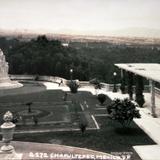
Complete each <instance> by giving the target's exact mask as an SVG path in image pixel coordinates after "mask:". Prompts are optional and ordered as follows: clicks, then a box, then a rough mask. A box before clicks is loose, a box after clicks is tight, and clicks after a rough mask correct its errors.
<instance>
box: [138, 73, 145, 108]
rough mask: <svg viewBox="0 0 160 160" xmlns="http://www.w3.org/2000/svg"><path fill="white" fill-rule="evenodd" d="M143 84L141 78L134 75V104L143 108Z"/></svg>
mask: <svg viewBox="0 0 160 160" xmlns="http://www.w3.org/2000/svg"><path fill="white" fill-rule="evenodd" d="M143 90H144V84H143V78H142V77H141V76H139V75H136V102H137V103H138V105H139V106H140V107H143V104H144V102H145V101H144V95H143Z"/></svg>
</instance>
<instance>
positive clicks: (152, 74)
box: [115, 63, 160, 82]
mask: <svg viewBox="0 0 160 160" xmlns="http://www.w3.org/2000/svg"><path fill="white" fill-rule="evenodd" d="M115 66H117V67H118V68H120V69H123V70H125V71H128V72H132V73H134V74H135V75H140V76H142V77H144V78H146V79H148V80H153V81H156V82H160V64H158V63H119V64H115Z"/></svg>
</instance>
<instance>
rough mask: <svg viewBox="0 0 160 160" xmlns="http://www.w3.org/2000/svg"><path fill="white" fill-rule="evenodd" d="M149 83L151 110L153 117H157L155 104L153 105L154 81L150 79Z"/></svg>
mask: <svg viewBox="0 0 160 160" xmlns="http://www.w3.org/2000/svg"><path fill="white" fill-rule="evenodd" d="M149 83H150V93H151V112H152V116H153V117H157V115H156V105H155V82H154V81H153V80H150V81H149Z"/></svg>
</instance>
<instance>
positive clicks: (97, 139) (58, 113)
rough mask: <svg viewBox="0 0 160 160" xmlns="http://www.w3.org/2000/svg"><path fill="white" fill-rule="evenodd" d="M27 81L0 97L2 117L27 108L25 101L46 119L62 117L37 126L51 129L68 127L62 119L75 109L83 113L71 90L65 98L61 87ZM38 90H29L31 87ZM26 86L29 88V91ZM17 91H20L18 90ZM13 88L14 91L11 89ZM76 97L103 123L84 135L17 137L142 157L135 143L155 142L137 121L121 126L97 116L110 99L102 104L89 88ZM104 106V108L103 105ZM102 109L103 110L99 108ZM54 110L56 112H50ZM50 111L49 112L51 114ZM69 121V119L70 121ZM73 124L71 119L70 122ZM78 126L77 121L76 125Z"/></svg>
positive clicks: (17, 136) (42, 134) (73, 116)
mask: <svg viewBox="0 0 160 160" xmlns="http://www.w3.org/2000/svg"><path fill="white" fill-rule="evenodd" d="M31 85H32V86H29V84H27V85H25V86H24V87H25V88H21V89H18V91H17V90H15V91H14V94H10V95H6V94H5V96H3V97H0V102H1V103H0V106H1V108H0V111H1V112H0V113H1V114H0V117H2V114H3V113H4V112H5V111H7V110H10V111H12V112H19V111H21V110H25V109H26V106H25V105H24V104H25V103H26V102H29V101H32V102H33V106H32V109H35V110H36V109H37V110H42V111H44V112H43V114H46V115H47V116H42V119H41V120H42V121H43V122H51V121H59V122H60V123H57V124H56V125H49V124H48V125H38V126H36V127H37V128H38V129H46V128H47V129H48V128H56V127H57V128H65V127H66V126H67V125H66V124H67V123H68V121H66V123H64V122H61V121H64V119H65V118H64V117H65V116H66V115H67V114H68V113H69V114H70V115H69V117H70V121H69V122H74V121H76V113H77V112H78V113H83V112H82V110H81V107H80V105H78V107H77V108H75V107H74V105H73V104H72V98H73V95H72V94H70V93H68V97H67V102H64V101H63V99H62V97H63V96H64V92H63V91H60V90H54V91H52V90H50V91H46V90H45V89H44V88H43V86H41V85H39V86H38V87H39V89H38V87H37V86H34V85H33V84H31ZM34 87H35V88H36V89H37V92H35V91H34V93H33V92H30V90H31V88H32V90H34ZM27 89H28V90H29V91H27ZM16 91H17V95H16V94H15V93H16ZM12 92H13V91H12ZM74 98H75V99H76V100H77V102H78V103H81V104H82V105H84V104H85V103H87V104H88V106H89V108H86V107H85V111H84V113H85V114H87V115H88V116H89V117H91V116H90V115H94V116H95V119H96V121H97V122H98V124H99V126H100V130H87V131H86V133H85V134H84V135H82V134H81V133H80V131H64V132H58V131H57V132H49V133H35V134H33V133H32V134H15V135H14V140H17V141H31V142H41V143H53V142H54V143H59V144H64V145H70V146H76V147H84V148H89V149H94V150H98V151H103V152H107V153H111V152H132V153H133V155H132V159H134V160H140V158H139V157H138V155H137V154H136V153H135V151H134V150H133V148H132V146H134V145H149V144H154V142H153V141H152V140H151V139H150V138H149V137H148V136H147V135H146V134H145V133H144V132H143V131H142V130H141V129H140V128H139V127H138V126H137V125H136V124H134V123H132V124H131V126H130V128H128V129H127V130H126V129H124V128H122V127H121V126H120V125H119V124H118V123H114V122H113V121H111V120H110V119H109V118H108V117H105V116H104V117H102V116H101V117H98V116H96V115H97V114H102V113H106V110H105V107H106V106H107V105H108V104H109V103H110V102H111V100H110V99H109V98H107V100H106V102H105V104H104V105H103V106H100V105H99V102H98V100H97V98H96V96H93V95H92V94H91V93H89V92H78V93H77V94H76V95H74ZM101 108H102V109H103V110H102V109H101ZM100 109H101V110H100ZM51 112H52V113H53V116H52V115H50V113H51ZM49 115H50V116H49ZM87 121H88V122H89V125H90V126H89V127H92V126H93V127H94V128H95V125H94V123H93V120H92V119H91V118H87ZM68 124H69V123H68ZM70 124H71V125H73V124H72V123H70ZM27 127H28V128H27V129H35V126H33V125H28V126H27ZM76 127H78V125H77V126H76ZM19 129H25V127H24V126H23V125H21V126H19Z"/></svg>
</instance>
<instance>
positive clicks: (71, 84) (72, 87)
mask: <svg viewBox="0 0 160 160" xmlns="http://www.w3.org/2000/svg"><path fill="white" fill-rule="evenodd" d="M68 86H69V88H70V91H71V92H72V93H77V91H78V87H79V85H78V84H77V82H76V81H70V82H69V84H68Z"/></svg>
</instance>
